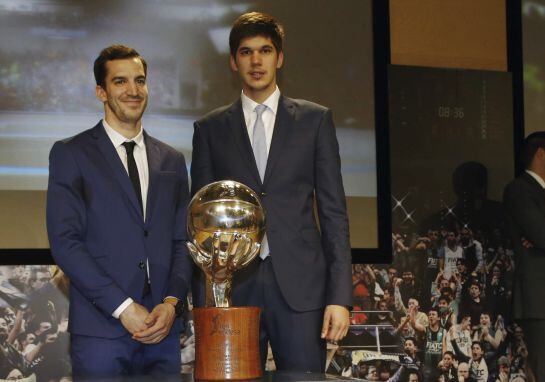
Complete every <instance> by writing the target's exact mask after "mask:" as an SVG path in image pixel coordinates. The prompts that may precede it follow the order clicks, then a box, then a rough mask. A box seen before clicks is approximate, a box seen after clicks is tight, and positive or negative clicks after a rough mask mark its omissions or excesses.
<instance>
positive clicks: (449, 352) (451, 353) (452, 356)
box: [443, 350, 456, 359]
mask: <svg viewBox="0 0 545 382" xmlns="http://www.w3.org/2000/svg"><path fill="white" fill-rule="evenodd" d="M446 354H448V355H450V357H451V358H452V359H456V355H455V354H454V353H453V352H451V351H450V350H447V351H446V352H444V353H443V356H445V355H446Z"/></svg>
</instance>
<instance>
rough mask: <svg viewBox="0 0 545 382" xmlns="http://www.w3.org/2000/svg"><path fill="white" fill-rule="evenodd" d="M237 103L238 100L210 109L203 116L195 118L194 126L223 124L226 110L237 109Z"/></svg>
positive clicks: (232, 110)
mask: <svg viewBox="0 0 545 382" xmlns="http://www.w3.org/2000/svg"><path fill="white" fill-rule="evenodd" d="M237 104H240V101H236V102H234V103H232V104H230V105H224V106H221V107H218V108H217V109H214V110H212V111H211V112H209V113H207V114H206V115H205V116H204V117H202V118H201V119H199V120H197V121H196V122H195V126H199V127H204V126H209V125H212V126H216V125H218V124H221V125H222V124H224V123H225V118H226V115H227V112H234V111H235V110H236V109H237Z"/></svg>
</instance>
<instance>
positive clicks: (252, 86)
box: [230, 36, 284, 103]
mask: <svg viewBox="0 0 545 382" xmlns="http://www.w3.org/2000/svg"><path fill="white" fill-rule="evenodd" d="M283 61H284V55H283V53H282V52H277V50H276V48H275V47H274V45H273V43H272V41H271V39H270V38H268V37H264V36H254V37H247V38H245V39H243V40H242V41H241V42H240V44H239V47H238V49H237V51H236V54H235V56H230V64H231V69H232V70H233V71H235V72H237V73H238V76H239V77H240V80H241V82H242V90H243V91H244V94H245V95H246V96H248V97H249V98H251V99H252V100H254V101H255V102H257V103H262V102H263V101H265V100H266V99H267V98H268V97H269V96H270V95H271V94H272V93H273V92H274V90H275V89H276V70H277V69H280V68H281V67H282V63H283Z"/></svg>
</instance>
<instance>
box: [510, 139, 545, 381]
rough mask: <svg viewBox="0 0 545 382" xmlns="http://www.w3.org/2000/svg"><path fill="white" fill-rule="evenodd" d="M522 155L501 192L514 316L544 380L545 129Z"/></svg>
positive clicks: (538, 375)
mask: <svg viewBox="0 0 545 382" xmlns="http://www.w3.org/2000/svg"><path fill="white" fill-rule="evenodd" d="M521 159H522V164H523V165H524V167H525V168H526V171H525V172H524V173H523V174H522V175H521V176H520V177H518V178H517V179H515V180H514V181H512V182H511V183H509V184H508V185H507V187H506V188H505V191H504V195H503V203H504V206H505V210H506V215H507V219H508V223H509V228H510V232H511V237H512V240H513V246H514V249H515V253H516V261H515V265H516V267H515V272H516V273H515V280H514V287H513V317H514V318H515V319H517V320H519V324H520V326H521V327H522V329H523V330H524V333H525V336H524V338H525V341H526V345H527V347H528V359H529V363H530V367H531V368H532V370H533V371H534V373H535V374H536V378H537V380H538V381H545V304H544V303H543V301H544V297H545V292H544V291H545V132H543V131H542V132H537V133H533V134H530V135H529V136H528V137H527V138H526V139H525V140H524V145H523V148H522V153H521ZM523 242H524V245H523Z"/></svg>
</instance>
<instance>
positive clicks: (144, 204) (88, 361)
mask: <svg viewBox="0 0 545 382" xmlns="http://www.w3.org/2000/svg"><path fill="white" fill-rule="evenodd" d="M94 73H95V79H96V83H97V86H96V95H97V98H98V99H99V100H100V101H101V102H102V103H103V104H104V113H105V115H104V119H103V120H102V121H100V122H99V123H98V124H97V125H96V126H95V127H93V128H92V129H90V130H87V131H84V132H82V133H80V134H78V135H76V136H74V137H72V138H69V139H66V140H64V141H59V142H57V143H55V145H54V146H53V148H52V150H51V154H50V168H49V170H50V173H49V188H48V192H47V229H48V234H49V241H50V245H51V252H52V255H53V257H54V259H55V261H56V262H57V264H58V265H59V266H60V267H61V268H62V270H63V271H64V272H65V273H66V274H67V275H68V276H69V278H70V281H71V287H70V317H69V331H70V333H71V357H72V366H73V374H74V376H75V377H76V378H77V377H87V376H111V375H136V374H171V373H179V372H180V346H179V332H180V328H179V325H180V323H179V322H178V321H179V320H176V319H175V311H176V310H177V309H176V307H178V308H179V307H180V306H181V303H179V302H178V301H180V300H183V299H184V298H185V297H186V294H187V290H188V288H189V285H190V283H191V268H192V266H191V260H190V258H189V256H188V255H187V252H186V249H185V241H186V239H187V238H186V225H185V219H186V205H187V202H188V197H189V195H188V191H189V187H188V181H187V170H186V167H185V161H184V157H183V156H182V154H180V153H178V152H177V151H175V150H174V149H173V148H171V147H169V146H167V145H166V144H164V143H162V142H160V141H158V140H156V139H154V138H152V137H150V136H149V135H148V134H147V133H146V132H145V131H144V130H143V127H142V122H141V119H142V114H143V113H144V110H145V108H146V105H147V101H148V89H147V84H146V73H147V65H146V61H145V60H144V59H143V58H142V57H141V56H140V55H139V54H138V53H137V52H136V51H135V50H134V49H132V48H129V47H126V46H122V45H113V46H110V47H108V48H106V49H104V50H103V51H102V52H101V53H100V55H99V57H98V58H97V59H96V61H95V64H94ZM178 305H179V306H178Z"/></svg>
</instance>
